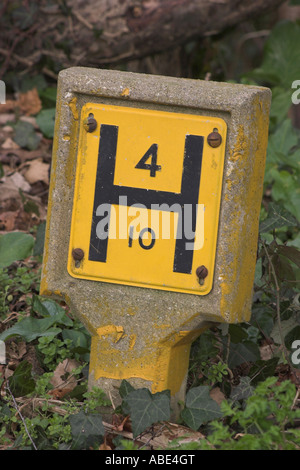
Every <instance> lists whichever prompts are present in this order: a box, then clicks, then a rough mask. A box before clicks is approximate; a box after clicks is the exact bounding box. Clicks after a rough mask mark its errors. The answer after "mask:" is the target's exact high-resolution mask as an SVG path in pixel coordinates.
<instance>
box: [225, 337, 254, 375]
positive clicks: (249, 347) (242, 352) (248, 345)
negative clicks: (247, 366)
mask: <svg viewBox="0 0 300 470" xmlns="http://www.w3.org/2000/svg"><path fill="white" fill-rule="evenodd" d="M259 358H260V354H259V348H258V346H257V344H256V343H254V342H253V341H243V342H242V343H237V344H234V343H230V347H229V355H228V367H229V368H230V369H232V368H234V367H237V366H239V365H240V364H243V363H244V362H255V361H256V360H257V359H259Z"/></svg>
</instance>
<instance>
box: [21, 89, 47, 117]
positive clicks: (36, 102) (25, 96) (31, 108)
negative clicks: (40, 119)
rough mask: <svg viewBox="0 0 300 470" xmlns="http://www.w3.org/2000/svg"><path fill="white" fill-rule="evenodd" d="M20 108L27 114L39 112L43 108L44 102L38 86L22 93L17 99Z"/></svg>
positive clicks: (31, 114)
mask: <svg viewBox="0 0 300 470" xmlns="http://www.w3.org/2000/svg"><path fill="white" fill-rule="evenodd" d="M17 103H18V106H19V108H20V110H21V111H22V112H23V113H25V114H26V116H33V115H35V114H38V113H39V112H40V110H41V109H42V103H41V100H40V97H39V94H38V91H37V89H36V88H33V89H32V90H28V91H26V92H25V93H20V94H19V96H18V100H17Z"/></svg>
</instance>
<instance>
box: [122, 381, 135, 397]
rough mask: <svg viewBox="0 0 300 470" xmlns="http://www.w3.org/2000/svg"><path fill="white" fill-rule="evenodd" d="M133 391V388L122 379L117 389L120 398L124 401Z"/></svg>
mask: <svg viewBox="0 0 300 470" xmlns="http://www.w3.org/2000/svg"><path fill="white" fill-rule="evenodd" d="M134 390H135V388H134V387H133V386H132V385H131V384H130V383H129V382H128V381H127V380H125V379H123V380H122V382H121V385H120V388H119V393H120V397H121V398H123V399H124V398H125V397H127V395H128V394H129V393H130V392H133V391H134Z"/></svg>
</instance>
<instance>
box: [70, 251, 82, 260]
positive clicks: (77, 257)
mask: <svg viewBox="0 0 300 470" xmlns="http://www.w3.org/2000/svg"><path fill="white" fill-rule="evenodd" d="M72 256H73V258H74V260H75V261H81V260H82V259H83V257H84V251H83V250H82V249H81V248H74V249H73V250H72Z"/></svg>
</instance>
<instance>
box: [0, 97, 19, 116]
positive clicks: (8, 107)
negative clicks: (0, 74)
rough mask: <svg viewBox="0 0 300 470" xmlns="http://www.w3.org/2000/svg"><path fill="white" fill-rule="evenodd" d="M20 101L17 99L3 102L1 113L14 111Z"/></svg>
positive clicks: (0, 108) (0, 107)
mask: <svg viewBox="0 0 300 470" xmlns="http://www.w3.org/2000/svg"><path fill="white" fill-rule="evenodd" d="M17 105H18V103H17V101H16V100H6V103H5V104H1V106H0V113H1V114H2V113H3V114H4V113H5V114H7V112H8V111H13V110H14V109H15V108H16V107H17Z"/></svg>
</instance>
